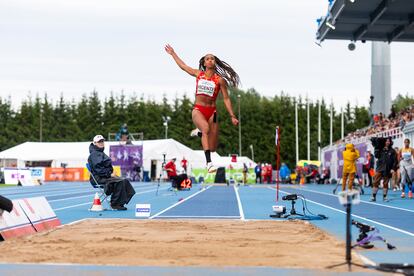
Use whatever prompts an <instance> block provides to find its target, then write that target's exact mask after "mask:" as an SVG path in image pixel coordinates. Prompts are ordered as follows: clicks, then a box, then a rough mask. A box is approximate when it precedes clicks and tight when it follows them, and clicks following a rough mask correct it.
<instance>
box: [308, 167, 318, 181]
mask: <svg viewBox="0 0 414 276" xmlns="http://www.w3.org/2000/svg"><path fill="white" fill-rule="evenodd" d="M307 168H308V174H306V175H305V178H306V183H312V182H316V181H317V179H319V178H320V175H319V172H318V168H317V167H316V166H307Z"/></svg>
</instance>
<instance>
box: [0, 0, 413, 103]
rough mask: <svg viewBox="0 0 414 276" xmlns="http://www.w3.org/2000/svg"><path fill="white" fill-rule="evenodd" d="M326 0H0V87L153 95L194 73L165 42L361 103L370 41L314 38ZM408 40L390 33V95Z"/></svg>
mask: <svg viewBox="0 0 414 276" xmlns="http://www.w3.org/2000/svg"><path fill="white" fill-rule="evenodd" d="M327 3H328V1H327V0H255V1H251V0H250V1H247V0H225V1H223V0H210V1H203V2H200V1H195V0H175V1H167V0H151V1H140V0H131V1H129V0H118V1H115V0H113V1H105V0H99V1H98V0H70V1H68V0H65V1H62V0H36V1H33V0H28V1H23V0H13V1H11V0H10V1H6V0H0V96H1V97H3V98H4V97H7V96H11V99H12V101H13V104H14V105H15V106H16V105H18V104H19V103H20V101H21V99H22V98H26V97H27V95H28V94H29V91H30V93H31V95H32V96H35V95H36V93H39V94H40V95H42V94H43V93H44V92H47V94H48V95H49V97H51V98H53V99H56V98H58V97H59V96H60V95H61V94H62V93H63V95H64V97H65V98H67V99H68V100H70V99H72V98H75V99H78V98H79V97H80V96H81V95H82V94H84V93H90V91H92V90H94V89H96V90H97V91H98V92H99V93H100V95H101V97H102V99H104V98H105V97H107V96H108V95H109V93H110V92H111V91H113V92H114V93H115V94H119V93H120V92H121V91H124V93H125V94H126V95H127V96H128V95H132V94H133V93H136V94H137V95H142V94H143V95H144V96H145V98H152V99H155V100H159V99H161V98H162V95H163V94H166V95H167V96H168V97H169V98H171V99H172V98H174V97H175V96H176V95H179V96H181V95H182V94H184V93H186V94H187V95H188V96H190V97H191V98H193V94H194V87H195V80H194V79H193V78H192V77H190V76H189V75H187V74H186V73H184V72H182V71H181V70H180V69H179V68H178V67H177V66H176V65H175V63H174V62H173V60H172V58H171V57H170V56H169V55H167V54H166V53H165V52H164V49H163V46H164V45H165V43H170V44H171V45H172V46H173V47H174V48H175V50H176V52H177V53H178V55H179V56H180V57H181V58H182V59H183V60H184V61H185V62H186V63H187V64H188V65H190V66H193V67H197V62H198V60H199V58H200V57H201V56H203V55H204V54H206V53H213V54H215V55H217V56H218V57H220V58H221V59H223V60H225V61H227V62H228V63H229V64H230V65H231V66H232V67H233V68H234V69H235V70H236V71H237V72H238V73H239V75H240V77H241V80H242V89H248V88H255V89H256V90H257V91H258V92H259V93H261V94H262V95H265V96H273V95H275V94H279V93H280V91H282V90H283V91H285V92H286V93H288V94H290V95H293V96H296V95H303V96H306V95H308V96H309V98H311V99H312V100H316V99H318V98H320V97H325V99H326V100H329V101H330V100H331V99H332V100H333V101H334V102H335V104H336V105H337V106H340V105H344V104H345V103H346V102H347V101H348V100H349V101H351V103H355V102H357V103H358V104H364V105H367V103H368V100H369V96H370V72H371V67H370V58H371V55H370V52H371V44H370V43H366V44H361V43H358V44H357V48H356V50H355V51H353V52H350V51H348V50H347V44H348V42H347V41H325V42H324V43H323V45H322V48H320V47H319V46H317V45H316V44H315V43H314V41H315V32H316V29H317V25H316V18H318V17H320V16H321V15H323V14H325V13H326V11H327ZM413 50H414V44H409V43H393V44H392V47H391V52H392V54H391V60H392V97H395V95H397V94H398V93H403V94H405V93H407V92H411V93H413V91H414V89H413V88H414V81H413V78H412V71H413V70H412V67H413V64H414V55H413V54H412V53H413Z"/></svg>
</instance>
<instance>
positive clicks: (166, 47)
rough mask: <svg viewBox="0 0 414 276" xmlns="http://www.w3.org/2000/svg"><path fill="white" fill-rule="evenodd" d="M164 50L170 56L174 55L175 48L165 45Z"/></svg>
mask: <svg viewBox="0 0 414 276" xmlns="http://www.w3.org/2000/svg"><path fill="white" fill-rule="evenodd" d="M164 49H165V51H166V52H167V53H168V54H170V55H172V54H174V48H173V47H171V45H170V44H167V45H165V47H164Z"/></svg>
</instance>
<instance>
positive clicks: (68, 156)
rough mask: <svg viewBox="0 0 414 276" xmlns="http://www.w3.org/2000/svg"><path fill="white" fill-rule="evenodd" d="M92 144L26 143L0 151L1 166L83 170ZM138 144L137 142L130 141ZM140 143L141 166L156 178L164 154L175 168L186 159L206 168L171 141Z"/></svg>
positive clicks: (199, 157) (199, 158) (192, 153)
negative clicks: (37, 165)
mask: <svg viewBox="0 0 414 276" xmlns="http://www.w3.org/2000/svg"><path fill="white" fill-rule="evenodd" d="M90 143H91V142H25V143H23V144H20V145H17V146H15V147H12V148H10V149H7V150H5V151H2V152H0V160H1V161H0V164H1V165H2V166H3V167H5V166H11V165H13V166H17V167H25V165H26V162H28V161H32V162H39V161H50V162H51V166H52V167H61V166H62V163H65V164H67V167H69V168H70V167H84V166H85V163H86V160H87V158H88V156H89V145H90ZM133 143H134V144H137V143H138V142H133ZM142 143H143V158H144V159H143V167H144V170H146V171H150V170H153V169H156V171H155V172H153V173H155V175H158V173H159V172H160V169H161V165H162V162H163V155H164V154H165V157H166V161H167V162H168V161H169V160H170V159H172V158H173V157H176V158H177V162H176V164H177V168H178V169H181V167H180V161H181V160H182V159H183V157H185V159H187V161H188V164H189V167H190V168H191V167H192V168H202V167H204V166H205V158H204V156H202V155H200V154H198V153H197V152H196V151H194V150H192V149H191V148H189V147H187V146H185V145H183V144H181V143H179V142H177V141H176V140H174V139H162V140H145V141H143V142H142ZM110 145H119V142H107V143H106V147H105V153H106V154H108V155H109V146H110Z"/></svg>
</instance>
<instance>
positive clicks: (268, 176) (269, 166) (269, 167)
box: [266, 164, 273, 184]
mask: <svg viewBox="0 0 414 276" xmlns="http://www.w3.org/2000/svg"><path fill="white" fill-rule="evenodd" d="M272 174H273V167H272V164H267V171H266V179H267V183H268V184H271V183H272Z"/></svg>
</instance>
